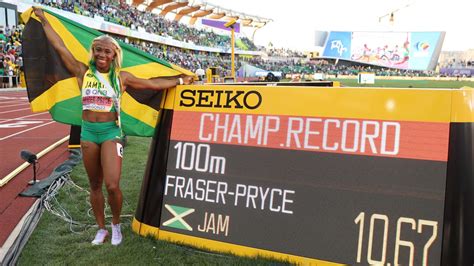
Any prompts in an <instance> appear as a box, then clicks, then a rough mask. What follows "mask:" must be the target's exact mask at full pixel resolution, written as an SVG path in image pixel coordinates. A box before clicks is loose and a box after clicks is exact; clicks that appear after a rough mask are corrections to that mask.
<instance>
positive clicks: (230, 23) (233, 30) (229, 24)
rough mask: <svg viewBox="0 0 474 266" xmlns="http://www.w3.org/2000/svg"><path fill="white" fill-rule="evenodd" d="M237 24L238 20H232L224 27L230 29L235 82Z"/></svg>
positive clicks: (231, 69) (231, 58) (231, 62)
mask: <svg viewBox="0 0 474 266" xmlns="http://www.w3.org/2000/svg"><path fill="white" fill-rule="evenodd" d="M236 22H237V20H236V19H232V20H230V21H229V22H227V23H226V24H224V26H225V27H226V28H230V34H231V35H230V44H231V55H230V65H231V66H230V75H231V77H232V78H233V79H234V82H235V29H234V25H235V23H236Z"/></svg>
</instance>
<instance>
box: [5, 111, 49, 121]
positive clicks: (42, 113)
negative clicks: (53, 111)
mask: <svg viewBox="0 0 474 266" xmlns="http://www.w3.org/2000/svg"><path fill="white" fill-rule="evenodd" d="M47 113H48V112H41V113H35V114H32V115H25V116H20V117H17V118H10V119H6V120H3V121H0V124H1V123H6V122H10V121H14V120H21V119H24V118H27V117H32V116H37V115H44V114H47ZM37 120H42V119H37ZM47 120H51V119H47Z"/></svg>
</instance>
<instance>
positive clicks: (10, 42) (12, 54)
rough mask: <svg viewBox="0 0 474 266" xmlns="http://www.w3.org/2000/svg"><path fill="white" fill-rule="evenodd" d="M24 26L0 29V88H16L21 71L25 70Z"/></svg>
mask: <svg viewBox="0 0 474 266" xmlns="http://www.w3.org/2000/svg"><path fill="white" fill-rule="evenodd" d="M22 30H23V25H18V26H12V27H1V28H0V82H1V83H0V87H1V88H6V87H11V86H14V87H16V86H17V85H18V82H19V74H20V70H21V69H22V68H23V58H22V57H21V33H22Z"/></svg>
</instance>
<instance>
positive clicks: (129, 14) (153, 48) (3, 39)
mask: <svg viewBox="0 0 474 266" xmlns="http://www.w3.org/2000/svg"><path fill="white" fill-rule="evenodd" d="M37 2H41V3H42V4H45V5H50V6H52V7H55V8H60V9H62V10H65V11H68V12H73V13H76V14H80V15H84V16H89V17H98V16H99V17H101V18H103V19H104V20H106V21H109V22H111V23H115V24H119V25H122V26H125V27H129V28H131V29H132V30H137V31H141V32H148V33H152V34H157V35H160V36H163V37H169V38H173V39H175V40H179V41H182V42H186V43H192V44H196V45H200V46H206V47H220V48H229V47H230V38H229V36H227V35H219V34H217V33H215V32H213V31H210V30H204V29H197V28H195V27H190V26H187V25H185V24H182V23H179V22H176V21H170V20H168V19H166V18H164V17H163V16H159V15H157V14H154V13H152V12H147V11H140V10H138V9H137V8H136V7H133V6H130V5H128V4H126V3H125V1H120V0H99V1H90V0H79V1H47V0H46V1H45V0H37ZM23 27H24V26H23V25H18V26H13V27H5V28H0V48H1V49H0V76H1V81H2V83H1V84H0V86H1V87H8V86H12V85H13V86H16V85H17V84H18V82H19V79H18V78H17V77H19V76H20V71H21V70H22V69H23V60H22V57H21V33H22V30H23ZM114 37H115V38H117V39H119V40H121V41H123V42H125V43H128V44H130V45H132V46H135V47H136V48H138V49H141V50H143V51H145V52H147V53H149V54H151V55H154V56H155V57H157V58H160V59H163V60H166V61H168V62H170V63H173V64H176V65H179V66H181V67H183V68H186V69H189V70H192V71H196V70H198V69H207V68H208V67H217V68H218V69H219V72H220V73H221V76H229V75H230V73H229V72H230V62H231V58H230V54H227V53H215V52H207V51H197V50H189V49H182V48H179V47H173V46H169V45H165V44H160V43H152V42H145V41H143V40H138V39H133V38H129V37H125V36H120V35H115V36H114ZM239 43H240V44H241V47H239V48H241V49H242V48H244V49H248V50H251V51H261V52H262V53H265V56H237V57H236V69H239V68H240V66H241V65H242V64H243V63H246V64H250V65H253V66H255V67H258V68H261V69H264V70H267V71H279V72H282V76H287V75H292V74H300V75H312V74H314V73H325V74H327V75H333V76H336V77H337V76H339V75H357V74H358V73H359V72H374V73H375V74H376V75H377V76H410V77H413V76H436V75H438V73H436V72H434V71H415V70H402V69H390V68H383V67H377V66H371V65H361V64H355V63H347V62H339V61H338V60H326V59H318V60H311V59H309V58H307V57H306V55H304V54H303V53H301V52H297V51H292V50H290V49H281V48H274V47H272V45H270V47H269V48H267V50H266V51H264V49H263V48H262V47H257V46H256V45H255V44H254V43H253V42H252V41H251V40H250V39H248V38H246V37H241V38H240V42H239ZM458 64H459V63H458ZM463 65H464V66H467V67H471V66H472V67H474V64H473V62H466V63H465V64H463Z"/></svg>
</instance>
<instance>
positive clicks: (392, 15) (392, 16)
mask: <svg viewBox="0 0 474 266" xmlns="http://www.w3.org/2000/svg"><path fill="white" fill-rule="evenodd" d="M411 5H412V3H408V4H406V5H404V6H402V7H399V8H396V9H394V10H392V11H390V12H388V13H387V14H385V15H382V16H380V17H379V23H381V22H382V20H383V19H384V18H386V17H388V21H389V22H390V24H391V25H392V26H393V24H394V23H395V13H397V12H398V11H400V10H402V9H405V8H408V7H410V6H411Z"/></svg>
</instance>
